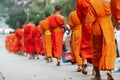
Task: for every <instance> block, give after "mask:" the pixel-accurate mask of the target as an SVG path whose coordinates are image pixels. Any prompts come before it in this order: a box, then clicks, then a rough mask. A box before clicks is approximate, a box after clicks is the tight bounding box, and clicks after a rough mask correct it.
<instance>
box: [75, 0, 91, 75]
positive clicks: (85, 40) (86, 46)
mask: <svg viewBox="0 0 120 80" xmlns="http://www.w3.org/2000/svg"><path fill="white" fill-rule="evenodd" d="M89 1H90V0H77V14H78V17H79V20H80V22H81V23H82V40H81V44H80V45H81V47H80V54H81V57H82V58H83V59H84V60H83V70H82V73H83V74H87V72H88V71H87V63H88V61H87V60H89V59H92V42H91V29H90V28H89V27H88V26H86V21H85V18H86V16H87V13H88V6H89Z"/></svg>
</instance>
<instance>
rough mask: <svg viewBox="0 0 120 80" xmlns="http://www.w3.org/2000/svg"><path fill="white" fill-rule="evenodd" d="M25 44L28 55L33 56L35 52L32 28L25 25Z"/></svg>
mask: <svg viewBox="0 0 120 80" xmlns="http://www.w3.org/2000/svg"><path fill="white" fill-rule="evenodd" d="M24 44H25V48H26V53H28V54H31V53H34V52H35V49H34V40H33V32H32V26H31V25H29V24H26V25H24Z"/></svg>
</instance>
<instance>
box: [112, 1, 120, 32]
mask: <svg viewBox="0 0 120 80" xmlns="http://www.w3.org/2000/svg"><path fill="white" fill-rule="evenodd" d="M111 10H112V16H113V18H114V20H115V23H116V29H117V30H120V0H111Z"/></svg>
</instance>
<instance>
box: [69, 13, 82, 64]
mask: <svg viewBox="0 0 120 80" xmlns="http://www.w3.org/2000/svg"><path fill="white" fill-rule="evenodd" d="M68 20H69V25H70V28H71V30H72V36H71V51H72V62H75V61H76V62H77V64H78V65H79V66H81V65H82V58H81V56H80V44H81V38H82V23H81V22H80V20H79V18H78V16H77V13H76V11H73V12H71V13H70V15H69V19H68Z"/></svg>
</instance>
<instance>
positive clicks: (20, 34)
mask: <svg viewBox="0 0 120 80" xmlns="http://www.w3.org/2000/svg"><path fill="white" fill-rule="evenodd" d="M15 35H16V37H17V39H18V45H17V47H18V48H19V51H24V45H23V36H24V31H23V29H20V28H19V29H17V30H16V32H15Z"/></svg>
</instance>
